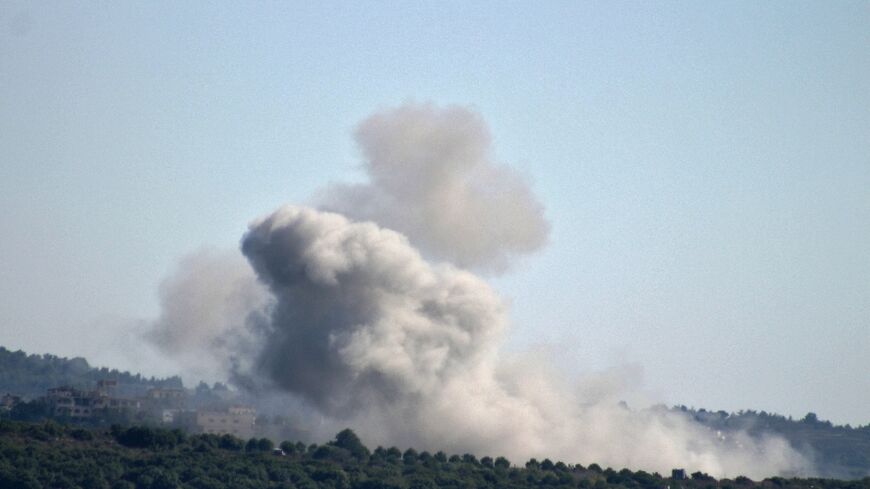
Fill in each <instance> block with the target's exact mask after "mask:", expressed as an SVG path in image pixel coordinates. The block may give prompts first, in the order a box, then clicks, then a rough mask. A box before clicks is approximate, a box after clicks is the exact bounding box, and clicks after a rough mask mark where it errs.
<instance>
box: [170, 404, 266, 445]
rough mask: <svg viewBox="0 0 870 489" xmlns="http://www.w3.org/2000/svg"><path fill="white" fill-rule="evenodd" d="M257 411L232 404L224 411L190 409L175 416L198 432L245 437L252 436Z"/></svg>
mask: <svg viewBox="0 0 870 489" xmlns="http://www.w3.org/2000/svg"><path fill="white" fill-rule="evenodd" d="M256 417H257V412H256V410H255V409H254V408H252V407H248V406H232V407H230V408H229V409H227V410H226V411H217V410H209V411H192V412H189V413H186V416H184V417H181V416H176V418H177V419H179V420H182V422H184V421H186V424H187V425H188V429H190V430H192V431H196V432H199V433H211V434H215V435H223V434H230V435H233V436H235V437H237V438H242V439H247V438H251V437H253V436H254V433H255V431H254V422H255V419H256Z"/></svg>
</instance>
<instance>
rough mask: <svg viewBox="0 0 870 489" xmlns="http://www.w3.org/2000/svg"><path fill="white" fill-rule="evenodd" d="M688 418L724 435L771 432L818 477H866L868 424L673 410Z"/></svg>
mask: <svg viewBox="0 0 870 489" xmlns="http://www.w3.org/2000/svg"><path fill="white" fill-rule="evenodd" d="M674 409H676V410H679V411H683V412H685V413H687V414H689V415H690V416H692V417H693V418H694V419H695V420H696V421H698V422H699V423H702V424H704V425H705V426H708V427H710V428H711V429H714V430H717V431H722V432H728V431H734V430H745V431H748V432H749V433H750V434H753V435H761V434H763V433H774V434H778V435H780V436H782V437H783V438H785V439H786V440H788V441H789V443H791V445H792V446H794V447H795V448H797V449H799V450H801V451H802V452H804V453H809V454H810V455H811V456H812V457H813V458H814V462H815V464H816V467H817V468H818V469H819V471H820V472H821V474H822V475H824V476H826V477H837V478H846V479H858V478H862V477H866V476H870V424H867V425H865V426H857V427H852V426H849V425H843V426H837V425H834V424H832V423H831V422H830V421H823V420H820V419H819V418H818V416H816V414H815V413H807V415H806V416H804V417H803V418H802V419H792V418H790V417H785V416H782V415H779V414H772V413H766V412H764V411H760V412H759V411H752V410H748V411H739V412H737V413H727V412H725V411H707V410H705V409H698V410H694V409H689V408H686V407H685V406H679V407H677V408H674Z"/></svg>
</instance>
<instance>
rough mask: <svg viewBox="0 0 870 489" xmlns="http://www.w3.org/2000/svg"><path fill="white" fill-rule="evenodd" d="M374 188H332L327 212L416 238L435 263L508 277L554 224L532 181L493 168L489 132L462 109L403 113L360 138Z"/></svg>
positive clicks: (385, 115) (366, 125)
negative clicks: (520, 257) (506, 271)
mask: <svg viewBox="0 0 870 489" xmlns="http://www.w3.org/2000/svg"><path fill="white" fill-rule="evenodd" d="M356 140H357V143H358V144H359V146H360V148H361V150H362V153H363V156H364V158H365V169H366V172H367V174H368V178H369V182H368V183H365V184H361V185H334V186H332V187H331V188H329V189H327V191H325V192H322V196H321V200H322V201H323V207H324V208H325V209H328V210H334V211H336V212H340V213H342V214H344V215H346V216H348V217H351V218H354V219H359V220H371V221H374V222H377V223H378V224H380V225H382V226H384V227H387V228H389V229H394V230H396V231H399V232H400V233H402V234H404V235H405V236H408V238H409V239H410V240H411V242H413V243H414V245H415V246H417V247H418V248H419V249H421V250H422V251H423V252H424V253H425V254H426V255H427V256H430V257H432V258H435V259H439V260H447V261H449V262H451V263H453V264H455V265H457V266H460V267H462V268H475V269H480V270H485V271H490V272H498V271H503V270H504V269H505V268H506V267H507V266H508V264H509V261H510V259H511V258H512V257H515V256H518V255H522V254H525V253H529V252H532V251H535V250H537V249H538V248H540V247H541V246H542V245H543V244H544V243H545V242H546V240H547V234H548V233H549V224H548V223H547V221H546V220H545V219H544V217H543V207H542V206H541V204H540V203H538V201H537V199H536V198H535V196H534V195H533V194H532V192H531V189H530V188H529V185H528V183H527V182H526V181H525V179H523V178H522V177H520V176H519V175H518V174H517V173H515V172H514V171H513V170H511V169H510V168H509V167H507V166H504V165H499V164H497V163H495V162H494V161H493V160H492V155H491V153H490V136H489V131H488V129H487V127H486V124H484V122H483V120H482V119H481V117H480V116H479V115H478V114H476V113H474V112H472V111H470V110H468V109H465V108H462V107H449V108H446V109H439V108H436V107H433V106H431V105H404V106H401V107H399V108H396V109H393V110H388V111H384V112H380V113H377V114H374V115H373V116H371V117H369V118H368V119H366V120H365V121H363V122H362V123H361V124H360V125H359V127H358V128H357V130H356Z"/></svg>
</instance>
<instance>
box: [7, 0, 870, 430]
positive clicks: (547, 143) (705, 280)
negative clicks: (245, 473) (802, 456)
mask: <svg viewBox="0 0 870 489" xmlns="http://www.w3.org/2000/svg"><path fill="white" fill-rule="evenodd" d="M364 3H365V4H364V5H361V4H357V3H355V2H343V3H335V4H329V3H326V2H311V3H309V4H307V5H306V4H298V5H294V4H291V3H289V2H285V3H268V4H267V3H262V4H251V3H246V4H239V3H238V2H226V3H222V4H216V3H215V2H209V3H208V4H205V3H200V4H195V3H193V2H185V3H178V2H165V3H160V2H138V3H133V2H107V3H97V2H89V3H83V4H75V3H73V2H57V3H35V2H16V1H11V2H10V1H4V2H2V3H0V206H2V207H0V209H2V212H0V344H2V345H6V346H7V347H11V348H23V349H25V350H27V351H31V352H52V353H57V354H63V355H86V356H88V358H91V359H93V360H95V361H96V363H104V364H112V365H117V366H121V367H130V368H142V369H143V370H145V371H146V373H150V372H164V371H165V368H163V367H161V366H158V365H154V366H143V365H141V364H137V361H138V360H137V358H138V357H137V355H136V353H135V351H131V350H130V349H129V348H130V345H135V343H136V341H135V338H136V337H135V336H134V332H135V328H136V323H137V321H139V320H144V319H149V318H153V317H154V316H155V315H156V314H157V298H158V295H157V287H158V284H159V283H160V281H161V279H162V278H163V277H165V276H166V275H167V274H168V273H169V272H170V271H171V270H172V269H173V268H174V266H175V264H176V263H177V261H178V260H179V259H180V258H181V257H182V256H183V255H185V254H186V253H189V252H192V251H196V250H197V249H199V248H201V247H203V246H205V247H214V248H218V249H230V248H234V247H237V246H238V242H239V239H240V238H241V235H242V233H243V232H244V230H245V229H246V226H247V224H248V222H249V221H250V220H251V219H253V218H254V217H257V216H260V215H263V214H265V213H267V212H270V211H272V210H273V209H274V208H276V207H277V206H278V205H280V204H283V203H287V202H294V203H305V202H309V201H310V199H311V196H312V193H313V192H315V191H316V190H318V189H320V188H322V187H324V185H326V184H328V183H330V182H333V181H357V180H359V179H360V178H361V175H362V172H361V169H360V163H361V159H360V155H359V153H358V151H357V149H356V148H355V146H354V142H353V138H352V131H353V128H354V127H355V125H356V124H357V123H358V122H359V121H360V120H362V119H364V118H365V117H366V116H368V115H369V114H371V113H372V112H374V111H376V110H379V109H383V108H385V107H391V106H395V105H398V104H401V103H403V102H406V101H418V102H428V101H431V102H433V103H435V104H439V105H446V104H460V105H463V106H468V107H470V108H472V109H474V110H476V111H478V112H479V113H480V114H482V116H483V117H484V119H485V120H486V122H487V123H488V124H489V126H490V129H491V131H492V135H493V144H494V148H495V153H496V155H495V156H496V157H497V159H498V160H499V161H501V162H504V163H508V164H510V165H511V166H512V167H513V168H515V169H516V170H517V171H519V172H520V173H522V174H524V175H526V176H528V177H529V178H531V180H532V181H533V182H534V183H533V185H534V191H535V193H536V194H537V196H538V197H539V198H540V199H541V201H542V202H543V203H544V205H545V206H546V216H547V218H548V219H549V221H550V222H551V224H552V232H551V235H550V241H549V244H548V245H547V247H546V248H544V250H543V251H541V252H539V253H537V254H535V255H532V256H530V257H528V258H525V259H524V260H523V261H522V262H521V263H520V265H519V266H517V267H514V269H513V271H512V272H511V273H508V274H507V275H505V276H502V277H499V278H497V279H494V280H493V283H494V285H495V286H496V288H497V289H498V290H499V291H500V292H501V293H502V294H503V295H505V296H506V297H507V298H508V300H509V301H510V302H511V317H512V326H511V333H510V339H509V343H510V346H511V348H513V349H517V350H522V349H528V348H529V347H534V348H541V349H544V350H545V351H547V353H548V354H549V355H551V356H553V357H554V358H556V359H557V361H558V362H559V365H560V366H562V367H563V368H565V369H566V370H568V371H569V372H573V371H576V372H586V371H595V370H602V369H607V368H612V367H619V368H623V367H625V366H626V365H628V366H629V368H638V369H641V370H642V373H643V384H644V385H645V386H646V388H647V389H648V390H649V391H651V392H652V393H654V394H655V395H657V396H658V397H659V398H661V399H662V400H664V401H666V402H669V403H682V404H687V405H694V406H696V407H706V408H711V409H726V410H738V409H746V408H752V409H758V410H762V409H763V410H767V411H774V412H779V413H784V414H791V415H794V416H803V415H804V414H805V413H806V412H807V411H814V412H817V413H818V414H819V416H820V417H822V418H825V419H831V420H832V421H834V422H838V423H846V422H848V423H852V424H867V423H870V411H868V408H867V406H870V3H868V2H845V1H842V2H821V1H819V2H816V3H805V2H791V1H790V2H719V3H712V2H703V3H699V2H686V3H679V2H667V3H664V2H660V3H653V2H634V3H617V2H603V3H579V2H573V1H572V2H565V3H557V2H546V3H545V5H544V6H543V7H541V6H534V7H533V6H532V5H531V3H516V4H510V3H507V2H493V3H484V2H474V4H473V5H471V2H414V3H412V2H390V3H387V2H384V3H374V2H364Z"/></svg>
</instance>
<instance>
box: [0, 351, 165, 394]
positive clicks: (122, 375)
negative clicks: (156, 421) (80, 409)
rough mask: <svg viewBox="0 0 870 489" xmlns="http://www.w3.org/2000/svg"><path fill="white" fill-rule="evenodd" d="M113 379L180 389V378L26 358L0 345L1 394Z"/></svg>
mask: <svg viewBox="0 0 870 489" xmlns="http://www.w3.org/2000/svg"><path fill="white" fill-rule="evenodd" d="M102 379H115V380H117V381H118V384H119V385H122V386H127V387H136V386H141V387H142V388H145V387H147V386H155V387H181V386H182V384H181V378H179V377H169V378H166V379H158V378H154V377H151V378H146V377H142V376H141V375H139V374H135V375H134V374H131V373H130V372H120V371H118V370H115V369H108V368H105V367H103V368H95V367H91V366H90V365H89V364H88V361H87V360H85V359H84V358H80V357H77V358H63V357H58V356H55V355H48V354H45V355H28V354H26V353H24V352H23V351H20V350H19V351H10V350H8V349H6V348H4V347H2V346H0V393H4V392H9V393H12V394H15V395H19V396H25V397H37V396H43V395H45V391H46V389H49V388H52V387H59V386H64V385H67V386H71V387H77V388H89V387H92V386H93V385H94V384H95V383H96V382H97V381H98V380H102Z"/></svg>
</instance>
